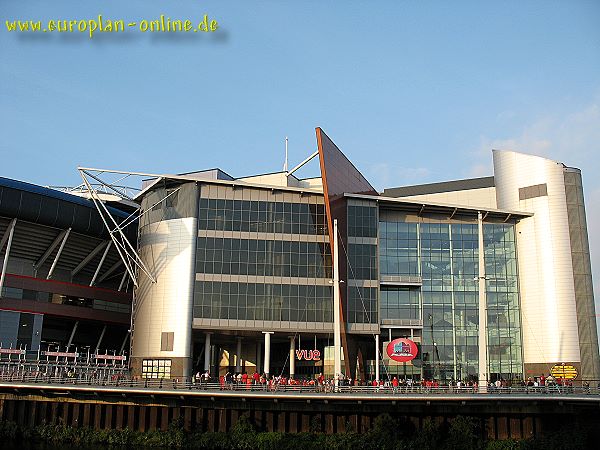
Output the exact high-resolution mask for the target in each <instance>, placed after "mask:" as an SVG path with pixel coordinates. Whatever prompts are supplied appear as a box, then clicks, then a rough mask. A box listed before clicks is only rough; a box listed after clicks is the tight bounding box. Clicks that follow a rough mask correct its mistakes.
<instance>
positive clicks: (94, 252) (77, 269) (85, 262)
mask: <svg viewBox="0 0 600 450" xmlns="http://www.w3.org/2000/svg"><path fill="white" fill-rule="evenodd" d="M109 242H111V241H102V242H100V243H99V244H98V245H97V246H96V247H95V248H94V250H92V251H91V252H90V253H89V254H88V255H87V256H86V257H85V258H84V259H83V261H81V262H80V263H79V264H77V267H75V268H74V269H73V270H71V277H74V276H75V275H77V274H78V273H79V272H80V271H81V269H83V268H84V267H85V266H87V265H88V264H89V262H90V261H91V260H92V259H94V256H96V255H97V254H98V253H100V252H101V251H102V249H103V248H104V247H106V246H107V245H108V243H109Z"/></svg>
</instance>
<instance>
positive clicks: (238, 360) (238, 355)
mask: <svg viewBox="0 0 600 450" xmlns="http://www.w3.org/2000/svg"><path fill="white" fill-rule="evenodd" d="M236 339H237V347H236V349H235V373H241V372H242V338H241V337H238V338H236Z"/></svg>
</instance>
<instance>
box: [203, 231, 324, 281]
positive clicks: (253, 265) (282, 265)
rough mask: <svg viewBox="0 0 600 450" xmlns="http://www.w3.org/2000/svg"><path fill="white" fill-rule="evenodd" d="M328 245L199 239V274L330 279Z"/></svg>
mask: <svg viewBox="0 0 600 450" xmlns="http://www.w3.org/2000/svg"><path fill="white" fill-rule="evenodd" d="M330 255H331V251H330V249H329V243H324V242H290V241H276V240H253V239H232V238H228V239H225V238H208V237H199V238H198V244H197V251H196V269H197V270H196V271H197V272H200V273H217V274H218V273H223V274H232V275H259V276H277V277H305V278H306V277H308V278H315V277H316V278H331V277H332V275H331V256H330Z"/></svg>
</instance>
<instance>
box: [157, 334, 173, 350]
mask: <svg viewBox="0 0 600 450" xmlns="http://www.w3.org/2000/svg"><path fill="white" fill-rule="evenodd" d="M174 337H175V333H174V332H172V331H169V332H165V331H163V332H162V334H161V335H160V351H161V352H172V351H173V339H174Z"/></svg>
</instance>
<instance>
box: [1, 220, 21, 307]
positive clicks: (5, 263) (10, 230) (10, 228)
mask: <svg viewBox="0 0 600 450" xmlns="http://www.w3.org/2000/svg"><path fill="white" fill-rule="evenodd" d="M16 224H17V219H13V220H11V222H10V225H9V226H8V229H7V230H6V233H5V234H4V236H3V237H2V245H0V252H1V251H2V247H4V242H5V240H6V241H7V244H6V252H4V261H3V262H2V275H0V295H1V294H2V288H3V287H4V278H6V268H7V267H8V257H9V255H10V247H11V245H12V241H13V236H14V234H15V226H16ZM7 233H8V236H7Z"/></svg>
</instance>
